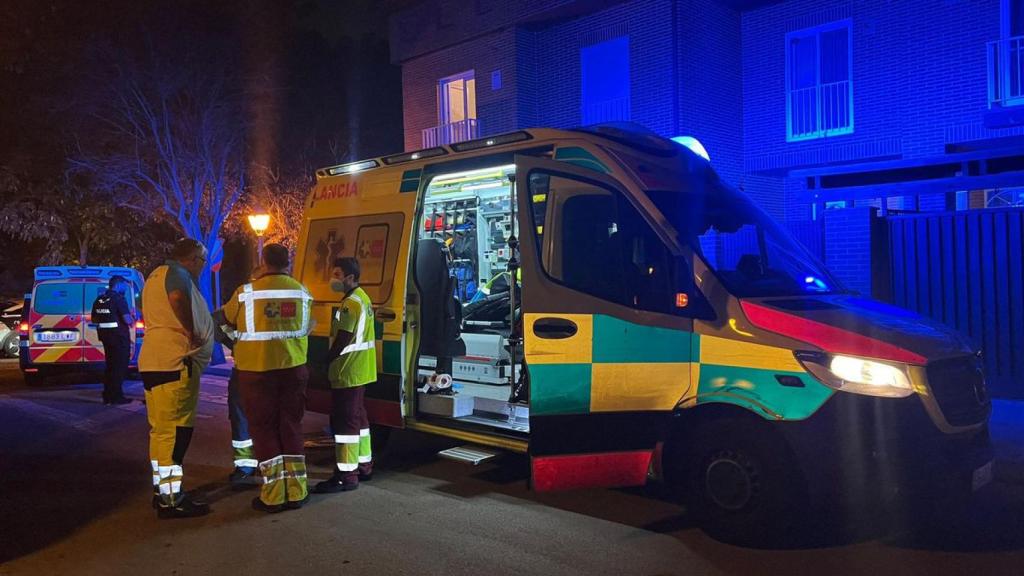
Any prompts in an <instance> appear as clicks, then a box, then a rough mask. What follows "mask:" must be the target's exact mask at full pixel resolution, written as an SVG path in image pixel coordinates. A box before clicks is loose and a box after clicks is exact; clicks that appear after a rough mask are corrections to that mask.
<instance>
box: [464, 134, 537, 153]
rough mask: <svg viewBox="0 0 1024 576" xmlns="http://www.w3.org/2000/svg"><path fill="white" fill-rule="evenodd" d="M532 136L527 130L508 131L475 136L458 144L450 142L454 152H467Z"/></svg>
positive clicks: (519, 140) (527, 138)
mask: <svg viewBox="0 0 1024 576" xmlns="http://www.w3.org/2000/svg"><path fill="white" fill-rule="evenodd" d="M531 138H533V136H530V133H529V132H523V131H522V130H520V131H518V132H509V133H508V134H501V135H498V136H489V137H487V138H477V139H476V140H469V141H466V142H459V143H458V144H452V150H455V151H456V152H468V151H469V150H479V149H481V148H489V147H491V146H501V145H503V144H511V143H513V142H522V141H523V140H529V139H531Z"/></svg>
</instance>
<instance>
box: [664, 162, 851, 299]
mask: <svg viewBox="0 0 1024 576" xmlns="http://www.w3.org/2000/svg"><path fill="white" fill-rule="evenodd" d="M687 156H690V155H689V154H687ZM688 164H689V165H688V166H687V171H688V172H689V177H688V178H687V183H688V189H686V190H672V191H648V192H647V194H648V196H649V197H650V199H651V201H652V202H654V204H655V205H656V206H657V207H658V209H659V210H661V212H662V214H664V215H665V217H666V218H667V219H668V220H669V222H670V223H671V224H672V226H673V227H675V228H676V231H677V232H678V233H679V235H680V241H681V242H682V243H685V244H689V245H691V246H693V248H694V250H695V251H696V252H697V253H698V254H700V256H701V257H702V258H703V260H704V262H705V263H707V265H708V266H709V267H710V268H711V269H712V270H714V272H715V274H716V275H717V276H718V278H719V279H720V280H721V281H722V283H723V284H725V286H726V288H728V289H729V291H730V292H731V293H732V294H734V295H735V296H738V297H741V298H742V297H757V296H804V295H809V294H830V293H836V292H843V291H844V289H843V288H842V286H840V285H839V283H838V282H837V281H836V280H835V279H834V278H832V276H831V275H830V274H829V273H828V271H827V270H826V269H825V266H824V265H823V264H821V262H820V261H818V259H817V258H815V257H814V256H813V255H812V254H811V253H810V252H808V251H807V249H806V248H804V246H803V245H801V244H800V243H799V242H798V241H797V240H796V239H794V238H793V237H792V236H791V235H790V234H789V232H787V231H786V230H785V229H783V228H782V227H781V226H780V225H779V224H778V223H777V222H775V221H774V220H773V219H772V218H771V217H769V216H768V215H767V214H765V213H764V212H763V211H762V210H761V209H760V208H758V207H757V206H756V205H754V203H753V202H752V201H751V200H750V198H749V197H747V195H746V194H744V193H742V192H740V191H738V190H736V189H734V188H732V187H731V186H729V185H727V184H725V183H724V182H722V181H721V179H720V178H719V177H718V175H717V174H716V173H715V172H714V170H711V169H710V167H708V166H707V164H706V163H703V166H700V164H698V163H696V162H692V161H691V162H688Z"/></svg>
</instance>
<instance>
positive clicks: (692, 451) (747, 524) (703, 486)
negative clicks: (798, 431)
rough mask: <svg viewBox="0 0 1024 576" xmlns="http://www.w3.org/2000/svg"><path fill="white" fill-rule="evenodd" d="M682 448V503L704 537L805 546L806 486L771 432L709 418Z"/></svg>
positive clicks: (750, 422)
mask: <svg viewBox="0 0 1024 576" xmlns="http://www.w3.org/2000/svg"><path fill="white" fill-rule="evenodd" d="M684 445H685V447H684V448H682V449H681V450H678V451H676V453H677V454H678V455H680V456H681V457H682V459H683V460H682V463H680V468H679V469H681V470H683V473H682V474H681V478H680V480H681V481H682V484H683V485H682V486H681V488H682V489H683V498H684V501H685V503H686V506H687V510H688V512H689V513H690V514H692V515H693V516H694V518H695V519H696V521H697V523H698V524H699V525H700V526H701V528H702V529H703V530H704V532H705V533H707V534H708V535H710V536H711V537H712V538H715V539H717V540H720V541H723V542H727V543H730V544H737V545H741V546H753V547H792V546H802V545H804V544H805V543H806V542H807V538H808V533H807V530H806V521H807V520H809V517H808V511H809V506H808V497H807V494H808V491H807V485H806V482H805V481H804V479H803V473H802V471H801V469H800V467H799V466H798V465H797V464H796V459H795V458H794V456H793V455H792V453H791V452H790V450H789V448H788V447H787V446H786V445H785V443H784V442H783V441H782V440H781V439H780V438H777V437H776V436H775V432H774V431H772V430H770V429H769V428H768V427H767V426H765V425H764V424H763V423H761V422H758V421H756V420H754V419H752V418H727V419H709V420H703V421H702V422H700V423H698V424H697V425H696V426H695V427H694V429H693V430H692V435H689V438H687V441H686V442H685V444H684Z"/></svg>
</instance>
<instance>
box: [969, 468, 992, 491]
mask: <svg viewBox="0 0 1024 576" xmlns="http://www.w3.org/2000/svg"><path fill="white" fill-rule="evenodd" d="M992 464H993V463H992V462H991V461H990V462H989V463H988V464H985V465H984V466H982V467H981V468H978V469H977V470H975V471H974V475H973V477H972V478H971V490H979V489H980V488H982V487H983V486H985V485H987V484H990V483H991V482H992Z"/></svg>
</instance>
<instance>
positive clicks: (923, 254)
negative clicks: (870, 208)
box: [888, 208, 1024, 398]
mask: <svg viewBox="0 0 1024 576" xmlns="http://www.w3.org/2000/svg"><path fill="white" fill-rule="evenodd" d="M888 222H889V237H890V242H889V245H890V247H891V263H892V269H891V272H892V297H893V302H894V303H895V304H896V305H898V306H902V307H904V308H909V309H911V310H915V311H917V312H919V313H921V314H923V315H925V316H929V317H931V318H934V319H936V320H939V321H941V322H944V323H946V324H948V325H950V326H952V327H954V328H957V329H959V330H960V331H961V332H963V333H965V334H968V335H969V336H970V337H971V338H972V340H973V341H974V342H975V345H977V346H980V347H981V349H982V351H983V354H984V358H985V370H986V375H987V380H988V386H989V390H990V391H991V393H992V394H993V395H994V396H999V397H1003V398H1024V209H1021V208H1003V209H986V210H971V211H964V212H939V213H930V214H914V215H899V216H889V218H888Z"/></svg>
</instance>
